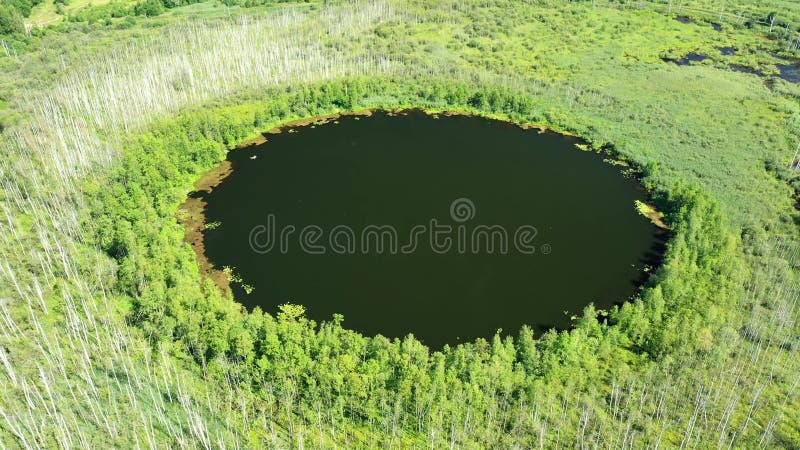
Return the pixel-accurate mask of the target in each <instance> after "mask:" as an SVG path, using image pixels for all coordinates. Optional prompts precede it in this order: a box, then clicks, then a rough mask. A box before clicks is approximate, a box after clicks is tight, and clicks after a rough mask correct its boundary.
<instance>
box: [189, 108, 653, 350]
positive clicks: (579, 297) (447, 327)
mask: <svg viewBox="0 0 800 450" xmlns="http://www.w3.org/2000/svg"><path fill="white" fill-rule="evenodd" d="M577 143H581V141H580V140H579V139H577V138H574V137H569V136H564V135H560V134H557V133H553V132H544V133H541V132H539V130H537V129H523V128H521V127H518V126H515V125H512V124H508V123H505V122H500V121H494V120H487V119H482V118H477V117H470V116H462V115H441V116H438V117H432V116H429V115H427V114H425V113H423V112H421V111H416V110H412V111H405V112H403V113H400V114H394V113H387V112H374V113H372V115H371V117H357V116H342V117H338V118H335V119H331V120H330V121H329V122H328V123H325V124H320V123H315V124H314V125H312V126H303V127H284V128H283V129H282V131H281V132H280V133H276V134H269V135H268V136H267V137H266V142H265V143H262V144H260V145H254V146H250V147H247V148H242V149H238V150H235V151H232V152H230V153H229V154H228V161H227V163H228V164H229V165H230V167H231V170H230V173H229V174H228V176H227V177H226V178H225V179H224V181H222V182H221V183H219V184H218V185H216V186H215V187H213V189H211V190H210V192H209V193H208V194H205V195H204V201H205V203H206V206H205V218H204V222H205V223H214V224H218V225H217V226H214V227H211V228H207V229H204V230H203V232H202V235H203V239H202V240H203V244H204V248H205V255H206V256H207V257H208V258H209V260H210V261H211V262H212V263H213V264H214V266H216V267H217V268H221V267H224V266H229V267H233V268H235V273H236V275H237V276H239V277H241V278H242V280H243V282H244V283H245V284H247V285H249V286H251V287H252V288H254V290H252V292H250V293H248V292H247V290H246V289H244V287H243V286H241V285H239V284H237V283H233V285H232V286H231V288H232V290H233V292H234V296H235V298H236V299H237V301H239V302H241V303H242V304H244V305H245V306H246V307H248V308H251V309H252V308H254V307H256V306H258V307H260V308H262V309H263V310H265V311H270V312H273V311H275V309H276V308H277V306H278V305H280V304H282V303H286V302H291V303H297V304H302V305H304V306H306V307H307V308H308V316H309V317H310V318H312V319H314V320H330V318H331V317H332V315H333V314H339V313H340V314H343V316H344V325H345V326H347V327H348V328H351V329H354V330H357V331H360V332H363V333H365V334H369V335H375V334H382V335H384V336H388V337H392V338H393V337H402V336H405V335H406V334H408V333H413V334H414V335H416V336H417V337H418V338H420V339H421V340H422V341H423V342H425V343H426V344H428V345H431V346H433V347H440V346H442V345H444V344H445V343H449V344H455V343H458V342H465V341H469V340H473V339H475V338H477V337H485V338H488V337H491V336H492V335H493V334H494V332H495V331H496V330H497V329H502V330H503V332H504V333H505V334H516V333H517V331H518V330H519V328H520V326H522V325H524V324H527V325H530V326H532V328H533V329H534V330H537V331H538V332H542V331H544V330H546V329H549V328H553V327H555V328H558V329H565V328H568V327H569V326H570V324H571V320H570V316H572V315H579V314H580V313H581V311H582V310H583V308H584V307H585V306H586V305H588V304H589V303H594V304H595V305H596V306H597V307H598V308H608V307H610V306H611V305H613V304H615V303H616V302H619V301H621V300H622V301H624V300H626V299H628V298H630V296H631V295H634V294H635V293H636V291H637V289H638V286H641V284H642V283H643V282H645V281H646V279H647V277H648V276H649V274H650V273H652V271H648V267H654V266H656V265H658V263H659V262H660V258H661V255H660V252H662V251H663V249H664V242H665V241H666V239H667V236H666V235H664V232H663V230H661V229H659V228H657V227H656V226H655V225H653V224H652V223H650V221H648V220H647V219H645V218H644V217H642V216H641V215H639V213H638V212H637V211H636V209H635V208H634V201H635V200H646V193H645V192H644V189H643V188H642V187H641V185H640V184H639V183H638V182H637V180H636V179H635V178H634V177H632V176H623V174H622V173H621V170H620V168H619V167H617V166H614V165H612V164H608V163H607V162H605V161H604V158H606V157H604V156H602V155H599V154H596V153H592V152H586V151H579V150H578V149H576V147H575V144H577ZM464 200H466V201H464ZM458 201H460V203H457V202H458ZM457 204H459V205H461V206H463V208H461V209H459V208H456V207H455V206H454V205H457ZM459 214H462V215H459ZM270 215H272V216H273V219H274V221H273V222H272V224H270V222H269V220H268V219H267V217H268V216H270ZM433 221H435V223H436V226H439V227H445V228H448V229H449V231H448V232H447V233H445V234H443V235H442V236H446V239H447V240H449V242H450V246H449V247H447V249H446V250H443V248H442V247H440V246H439V244H441V242H440V243H439V244H434V243H433V242H434V241H433V239H434V238H433V237H432V233H431V231H432V227H434V225H433V224H434V222H433ZM309 226H313V227H315V228H314V229H315V230H317V231H319V232H321V234H320V235H319V236H318V238H316V240H315V241H314V243H315V244H316V245H315V246H313V247H304V246H303V244H302V240H301V239H300V238H299V236H298V235H300V234H301V230H302V229H306V228H308V227H309ZM376 226H377V227H387V228H385V229H384V230H385V231H387V233H388V235H387V236H388V237H386V239H388V241H386V242H384V243H385V244H386V246H385V247H384V250H383V251H379V250H378V249H377V247H376V246H377V240H376V239H377V237H375V239H366V238H364V236H365V235H366V234H365V230H367V229H373V230H374V228H371V227H376ZM417 226H427V228H428V229H427V231H425V232H426V233H427V234H425V235H423V238H421V239H418V240H417V241H416V245H415V246H413V247H411V251H410V252H408V253H405V252H404V251H399V250H398V251H391V248H392V246H391V242H392V241H393V240H396V241H397V246H396V248H398V249H402V248H406V249H408V248H409V247H405V246H406V245H407V244H410V243H411V241H412V233H411V231H413V230H415V229H416V227H417ZM526 226H531V227H534V229H535V230H536V232H535V237H534V239H533V240H532V241H531V242H530V244H531V246H532V247H531V248H533V249H534V252H533V253H530V254H524V253H521V252H519V249H518V247H515V245H516V244H514V242H515V241H514V240H513V239H514V233H515V232H516V230H519V229H521V228H522V227H526ZM290 227H293V228H291V229H292V231H291V232H288V231H287V230H290ZM337 227H338V228H337ZM483 227H492V229H493V230H496V231H497V232H498V233H499V235H493V236H496V239H497V241H496V242H495V244H496V245H497V247H495V250H494V251H492V250H489V249H488V248H487V247H486V245H488V244H487V243H488V237H486V238H485V239H483V240H482V241H481V240H480V239H478V240H475V237H474V236H476V234H474V233H476V231H475V230H477V229H483V230H485V228H483ZM270 229H271V230H272V231H273V235H272V236H270V234H269V230H270ZM334 229H336V230H339V231H337V233H338V234H336V233H333V232H332V230H334ZM254 230H258V234H257V237H258V239H257V240H256V241H254V240H253V231H254ZM347 230H350V231H347ZM390 230H395V232H396V234H395V236H396V239H395V238H393V237H392V234H393V233H392V232H390ZM440 230H441V229H440ZM317 231H314V233H317ZM503 231H505V232H506V236H507V244H508V245H507V249H508V250H507V252H505V253H503V252H501V251H499V249H500V248H501V247H502V244H501V242H503V238H502V236H503ZM284 232H286V233H288V234H287V236H289V237H288V238H287V240H286V247H285V249H284V247H282V245H283V242H284V241H283V239H282V238H281V236H283V234H282V233H284ZM342 232H343V233H344V234H342ZM351 232H352V235H351V234H350V233H351ZM334 235H336V236H338V237H337V238H334V237H333V236H334ZM348 236H350V237H352V238H353V239H351V238H350V237H348ZM371 236H373V237H374V235H371ZM478 236H480V235H478ZM484 236H485V235H484ZM306 237H308V236H306ZM470 237H471V239H470ZM337 239H338V241H337ZM342 239H343V241H342ZM442 239H444V238H442ZM493 239H495V238H493ZM254 242H255V244H254ZM269 242H271V243H272V244H273V247H270V248H267V247H268V245H267V244H268V243H269ZM365 242H367V243H371V244H370V246H369V247H368V248H365V247H363V244H364V243H365ZM442 242H443V241H442ZM476 242H478V244H479V245H478V246H477V247H473V246H474V245H475V243H476ZM481 242H482V243H483V244H480V243H481ZM351 244H352V246H351ZM462 244H463V245H464V247H463V248H462V247H461V245H462ZM254 245H255V246H254ZM320 249H322V251H321V252H319V251H318V250H320ZM312 250H314V251H312ZM342 250H344V251H342ZM465 250H466V251H465Z"/></svg>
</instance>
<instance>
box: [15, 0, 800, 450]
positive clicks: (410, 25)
mask: <svg viewBox="0 0 800 450" xmlns="http://www.w3.org/2000/svg"><path fill="white" fill-rule="evenodd" d="M70 1H78V0H70ZM68 6H69V5H68V4H65V3H57V2H54V3H48V2H47V0H44V2H40V3H37V4H34V3H32V2H30V1H28V2H27V3H26V1H25V0H0V43H1V44H2V47H3V50H2V51H0V130H1V134H0V149H2V151H3V154H4V155H3V156H4V157H3V158H2V162H0V206H2V210H3V211H2V214H0V237H1V238H2V239H0V448H73V447H76V448H144V447H150V448H315V449H316V448H320V449H323V448H324V449H327V448H345V449H350V448H369V449H373V448H470V449H472V448H475V449H478V448H737V449H738V448H742V449H750V448H776V449H777V448H781V449H782V448H787V449H789V448H800V385H799V384H800V303H799V302H798V298H800V159H798V158H799V157H800V153H799V152H798V149H800V85H798V84H797V80H794V81H793V80H792V78H791V76H789V75H787V74H786V72H785V71H786V70H787V67H789V66H792V65H794V66H796V65H797V61H798V60H799V59H800V54H798V51H799V50H798V49H799V48H800V5H798V4H796V3H795V2H791V1H786V0H769V1H762V2H747V1H744V0H728V1H724V2H720V1H712V0H686V1H682V2H677V1H672V0H658V1H640V2H631V1H607V0H591V1H589V0H586V1H572V2H566V1H556V0H541V1H539V0H532V1H518V0H486V1H480V2H470V1H463V0H385V1H384V0H358V1H350V0H348V1H344V0H325V1H324V2H317V1H311V2H299V3H297V2H273V1H266V2H265V1H260V0H256V1H251V0H246V1H237V0H232V1H228V0H223V1H217V0H210V1H205V2H199V3H195V2H182V1H172V0H143V1H135V2H125V1H120V0H111V1H109V2H96V3H87V4H85V5H80V6H75V7H74V8H73V9H70V10H69V11H65V9H69V8H68ZM47 8H51V9H52V14H53V15H54V16H58V20H56V21H54V22H52V23H48V24H41V23H37V22H35V21H33V20H32V19H31V18H32V17H33V16H35V15H36V14H40V15H46V14H49V13H48V10H46V9H47ZM59 11H60V12H59ZM727 48H733V49H735V51H733V52H728V51H723V49H727ZM689 55H703V56H705V58H702V59H700V58H698V60H696V61H691V62H689V63H688V64H676V63H675V62H674V61H678V60H681V59H682V58H685V57H687V56H689ZM404 108H421V109H424V110H426V111H430V112H434V113H435V112H447V111H456V112H460V113H468V114H473V115H477V116H483V117H488V118H494V119H500V120H505V121H510V122H514V123H518V124H524V125H536V126H542V127H546V128H548V129H552V130H556V131H559V132H562V133H565V134H569V135H574V136H579V137H581V138H582V139H584V140H585V141H586V142H587V143H588V147H589V149H590V150H591V151H595V152H599V153H603V154H605V155H609V156H612V157H614V158H616V159H618V160H620V161H623V162H625V163H626V164H628V165H630V167H632V168H634V170H635V172H636V173H637V177H638V178H639V179H640V180H641V183H642V184H643V185H644V186H645V187H646V189H647V190H648V192H649V193H650V196H651V200H652V203H653V204H654V205H655V206H656V207H657V209H658V211H660V212H661V213H663V215H664V221H665V222H666V223H667V225H668V226H669V228H670V235H671V238H670V240H669V241H668V243H667V249H666V253H665V255H664V260H663V262H662V264H661V265H660V266H659V267H658V268H656V269H655V270H654V273H653V274H652V276H650V277H649V279H648V281H647V282H646V283H645V285H644V286H642V287H641V288H640V289H639V290H638V291H637V294H636V298H635V299H633V300H631V301H627V302H624V300H625V299H620V303H619V305H618V306H614V307H613V308H611V309H608V310H604V309H600V308H596V307H595V306H593V305H591V304H590V305H588V306H587V307H586V308H585V309H584V310H583V312H582V314H578V315H576V316H575V317H573V319H572V320H573V326H572V327H571V328H569V329H566V330H556V329H552V330H550V331H547V332H545V333H537V332H535V331H534V330H533V329H532V328H530V327H527V326H524V327H522V328H521V329H519V330H505V331H506V333H500V332H498V333H497V334H496V335H495V336H494V337H492V338H487V339H477V340H474V341H471V342H466V343H461V344H457V345H452V346H450V345H445V346H444V348H441V349H433V348H429V347H428V346H426V345H425V344H424V343H423V342H422V341H420V340H418V339H417V338H415V337H414V336H413V335H412V334H409V335H408V336H406V337H404V338H387V337H384V336H381V335H377V336H370V335H363V334H361V333H359V332H357V331H354V330H352V329H350V328H349V327H348V321H347V317H346V316H344V317H343V316H341V315H334V316H333V317H330V318H325V319H324V320H312V319H311V318H310V317H308V315H307V314H306V308H305V307H304V306H303V305H299V304H291V303H287V304H283V305H276V306H275V308H273V309H270V310H262V309H260V308H255V309H253V310H252V311H248V310H247V309H246V308H245V307H244V306H242V305H241V304H240V303H238V302H237V300H236V299H235V298H234V296H233V295H232V294H231V293H230V291H225V290H221V289H220V288H219V287H218V286H217V285H216V284H215V283H214V282H213V281H212V280H211V279H209V278H208V277H206V276H204V275H203V274H202V271H201V268H200V266H199V264H198V261H197V258H196V255H195V252H194V251H193V250H192V248H191V247H190V246H189V245H188V244H187V243H186V241H185V230H184V227H183V225H182V224H181V223H180V221H179V220H178V219H179V217H180V215H181V214H182V211H181V205H182V204H183V203H184V202H185V200H186V198H187V194H188V193H189V192H191V191H192V190H193V189H194V187H193V186H194V185H195V183H196V181H197V180H198V179H199V178H200V177H201V176H202V175H203V174H204V173H206V172H208V171H209V170H211V169H213V168H214V167H216V166H217V165H218V164H219V163H220V162H222V161H224V160H225V159H226V156H227V154H228V152H229V151H236V150H235V149H236V148H237V147H238V146H239V145H241V144H242V143H244V142H248V141H250V140H252V139H254V138H257V137H258V136H260V135H261V133H263V132H266V131H268V130H271V129H273V128H275V127H277V126H280V125H281V124H285V123H289V122H292V121H296V120H300V119H308V118H313V117H317V116H323V115H328V114H334V113H344V112H352V111H361V110H365V109H386V110H396V109H404ZM565 170H568V168H565Z"/></svg>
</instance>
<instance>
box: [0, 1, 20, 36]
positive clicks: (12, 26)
mask: <svg viewBox="0 0 800 450" xmlns="http://www.w3.org/2000/svg"><path fill="white" fill-rule="evenodd" d="M23 32H25V23H24V22H23V21H22V15H21V14H20V13H19V12H18V11H17V10H16V9H14V8H12V7H10V6H4V5H0V34H16V33H23Z"/></svg>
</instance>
